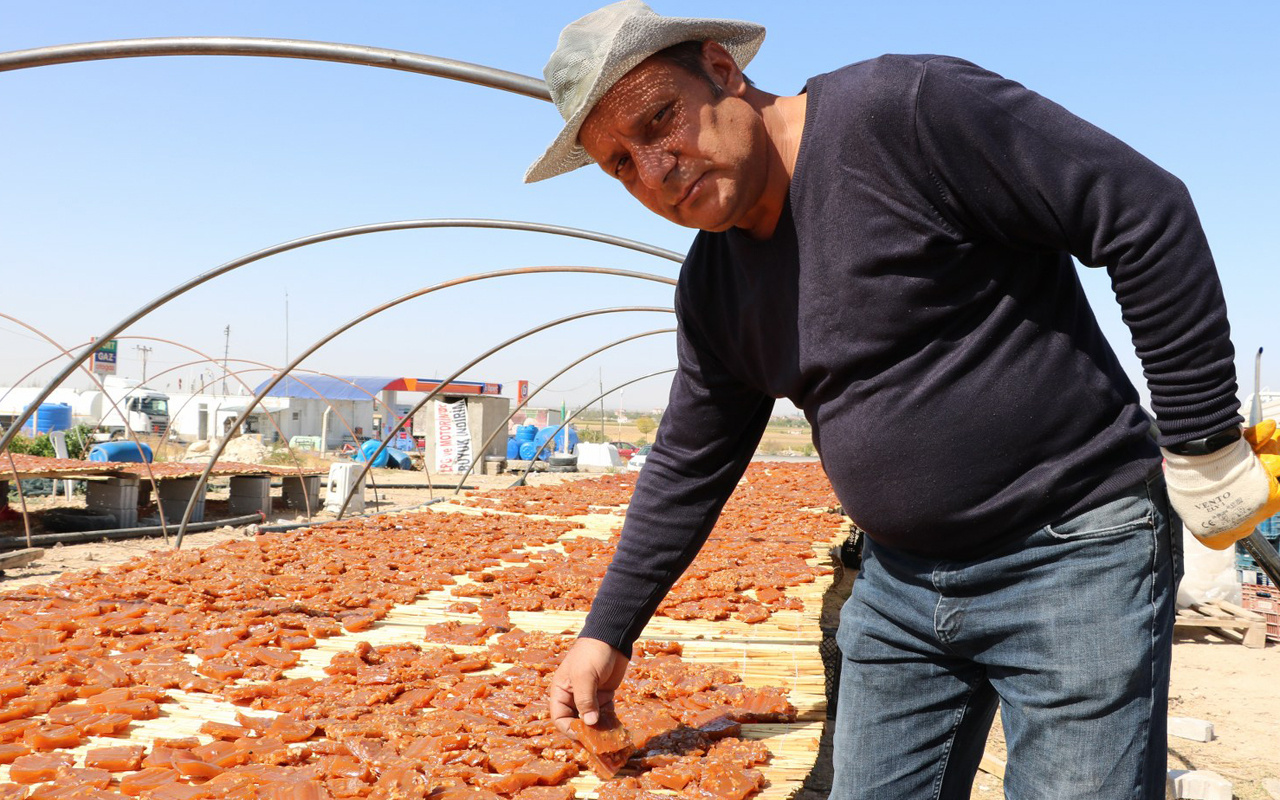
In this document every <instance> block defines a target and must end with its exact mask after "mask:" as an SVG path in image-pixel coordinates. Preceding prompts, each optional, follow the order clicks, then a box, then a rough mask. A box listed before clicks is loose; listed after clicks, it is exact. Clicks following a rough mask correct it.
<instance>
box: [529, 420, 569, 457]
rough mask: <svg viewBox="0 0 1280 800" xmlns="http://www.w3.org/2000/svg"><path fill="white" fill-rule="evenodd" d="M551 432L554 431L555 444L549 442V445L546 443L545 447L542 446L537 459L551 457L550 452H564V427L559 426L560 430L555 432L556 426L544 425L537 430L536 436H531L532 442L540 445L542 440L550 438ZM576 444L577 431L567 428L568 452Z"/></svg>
mask: <svg viewBox="0 0 1280 800" xmlns="http://www.w3.org/2000/svg"><path fill="white" fill-rule="evenodd" d="M557 427H558V426H557ZM552 433H555V436H556V441H555V444H549V445H547V446H546V447H543V448H542V453H541V454H539V455H538V458H539V459H541V460H543V461H545V460H546V459H548V458H550V457H551V455H552V453H563V452H565V449H564V437H565V432H564V429H563V428H561V429H560V431H559V432H558V433H557V432H556V428H554V427H550V426H548V427H546V428H543V429H542V430H540V431H538V435H537V436H535V437H533V443H534V444H536V445H539V446H540V445H541V444H542V443H543V442H545V441H547V440H548V439H550V438H551V434H552ZM577 446H578V432H577V431H576V430H574V429H573V428H569V450H568V452H570V453H572V452H573V448H575V447H577Z"/></svg>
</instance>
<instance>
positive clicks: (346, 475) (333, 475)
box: [324, 464, 364, 514]
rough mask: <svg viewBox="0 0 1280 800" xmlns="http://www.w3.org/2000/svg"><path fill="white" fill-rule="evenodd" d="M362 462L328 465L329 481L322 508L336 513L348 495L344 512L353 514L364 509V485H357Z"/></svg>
mask: <svg viewBox="0 0 1280 800" xmlns="http://www.w3.org/2000/svg"><path fill="white" fill-rule="evenodd" d="M363 467H364V465H363V464H331V465H329V482H328V487H327V488H326V489H325V500H324V510H325V511H329V512H331V513H334V514H337V513H338V510H339V509H341V508H342V504H343V502H345V501H346V500H347V496H348V495H350V497H351V501H350V502H347V510H346V512H345V513H347V514H354V513H357V512H360V511H364V486H357V485H356V481H357V479H359V478H360V476H361V469H362V468H363Z"/></svg>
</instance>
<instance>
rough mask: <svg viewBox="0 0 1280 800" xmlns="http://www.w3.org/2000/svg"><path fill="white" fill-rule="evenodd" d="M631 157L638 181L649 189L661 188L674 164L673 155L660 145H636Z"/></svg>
mask: <svg viewBox="0 0 1280 800" xmlns="http://www.w3.org/2000/svg"><path fill="white" fill-rule="evenodd" d="M632 158H634V159H635V161H636V175H637V176H638V177H639V178H640V182H641V183H643V184H644V185H645V186H647V187H649V188H650V189H661V188H662V185H663V184H664V183H666V180H667V176H668V175H670V174H671V169H672V167H673V166H674V165H675V156H674V155H673V154H671V153H669V152H667V149H666V148H665V147H661V146H649V147H637V148H636V150H635V154H634V155H633V156H632Z"/></svg>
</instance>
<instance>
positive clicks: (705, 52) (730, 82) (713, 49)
mask: <svg viewBox="0 0 1280 800" xmlns="http://www.w3.org/2000/svg"><path fill="white" fill-rule="evenodd" d="M702 64H703V66H704V67H706V70H707V74H708V75H710V76H711V79H712V80H713V81H715V82H716V83H717V84H719V85H720V87H721V88H723V89H724V92H725V94H726V95H729V96H732V97H741V96H742V95H743V93H744V92H745V91H746V89H747V85H748V84H747V81H746V78H745V76H744V75H743V74H742V70H740V69H738V62H736V61H734V60H733V56H731V55H729V51H728V50H726V49H724V47H723V46H722V45H721V44H720V43H719V42H712V41H706V42H703V43H702Z"/></svg>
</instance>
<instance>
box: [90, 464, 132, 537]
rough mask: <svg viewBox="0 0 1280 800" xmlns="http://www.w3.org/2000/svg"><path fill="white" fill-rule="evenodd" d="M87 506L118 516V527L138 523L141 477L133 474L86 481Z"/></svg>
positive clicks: (127, 526)
mask: <svg viewBox="0 0 1280 800" xmlns="http://www.w3.org/2000/svg"><path fill="white" fill-rule="evenodd" d="M85 483H86V488H85V506H86V507H88V508H92V509H94V510H95V511H105V512H107V513H108V514H111V515H112V516H114V517H115V518H116V527H118V528H134V527H137V525H138V486H139V479H138V478H136V477H133V476H127V477H121V478H106V479H103V480H93V481H86V482H85Z"/></svg>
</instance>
